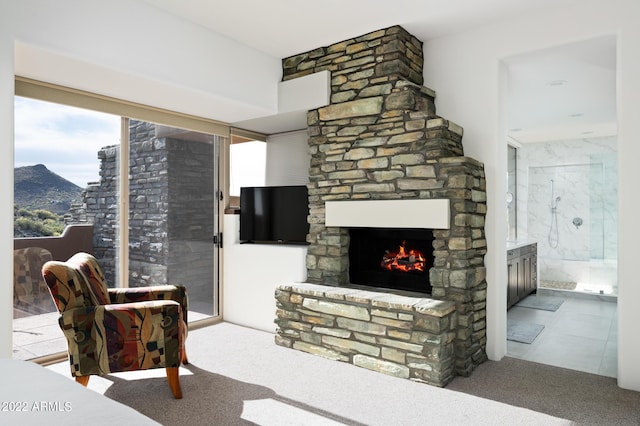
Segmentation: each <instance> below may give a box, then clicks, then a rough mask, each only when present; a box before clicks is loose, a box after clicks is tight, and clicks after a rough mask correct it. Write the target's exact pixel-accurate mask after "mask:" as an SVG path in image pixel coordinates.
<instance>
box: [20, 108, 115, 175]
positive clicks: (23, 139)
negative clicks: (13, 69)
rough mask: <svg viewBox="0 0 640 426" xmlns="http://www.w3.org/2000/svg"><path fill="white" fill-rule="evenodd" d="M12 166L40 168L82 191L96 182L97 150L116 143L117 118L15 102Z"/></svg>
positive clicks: (96, 113)
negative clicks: (69, 182)
mask: <svg viewBox="0 0 640 426" xmlns="http://www.w3.org/2000/svg"><path fill="white" fill-rule="evenodd" d="M14 120H15V127H14V129H15V130H14V131H15V145H14V166H15V167H22V166H33V165H36V164H44V165H45V166H46V167H47V168H48V169H49V170H51V171H52V172H54V173H56V174H58V175H60V176H62V177H63V178H65V179H67V180H69V181H71V182H73V183H75V184H76V185H78V186H79V187H81V188H85V187H86V186H87V183H88V182H97V181H98V180H99V170H100V161H99V160H98V151H99V150H100V148H102V147H105V146H109V145H117V144H119V143H120V117H119V116H116V115H110V114H104V113H99V112H94V111H90V110H86V109H81V108H74V107H68V106H64V105H59V104H54V103H50V102H43V101H37V100H33V99H29V98H22V97H16V98H15V116H14Z"/></svg>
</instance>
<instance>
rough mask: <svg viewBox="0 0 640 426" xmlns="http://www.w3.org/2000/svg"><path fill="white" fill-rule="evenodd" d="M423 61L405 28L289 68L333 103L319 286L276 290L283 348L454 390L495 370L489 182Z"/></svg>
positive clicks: (314, 141) (315, 237)
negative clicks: (489, 336)
mask: <svg viewBox="0 0 640 426" xmlns="http://www.w3.org/2000/svg"><path fill="white" fill-rule="evenodd" d="M422 61H423V59H422V43H421V42H420V41H419V40H417V39H416V38H415V37H413V36H412V35H411V34H409V33H408V32H406V31H405V30H404V29H403V28H401V27H399V26H395V27H391V28H387V29H384V30H379V31H375V32H373V33H369V34H365V35H363V36H360V37H356V38H353V39H350V40H345V41H342V42H340V43H336V44H333V45H331V46H328V47H323V48H318V49H315V50H313V51H310V52H307V53H303V54H300V55H296V56H294V57H291V58H286V59H284V60H283V69H284V77H283V79H284V80H288V79H291V78H296V77H299V76H303V75H306V74H309V73H312V72H317V71H323V70H329V71H330V72H331V90H332V92H331V103H330V104H329V105H327V106H325V107H321V108H318V109H316V110H313V111H310V112H309V113H308V131H309V149H310V154H311V164H310V168H309V180H310V183H309V185H308V188H309V208H310V216H309V223H310V231H309V235H308V238H307V240H308V242H309V243H310V245H309V249H308V254H307V279H308V283H307V284H296V285H288V286H281V287H280V288H279V289H278V290H277V291H276V298H277V301H278V302H277V303H278V311H277V319H276V323H277V324H278V336H277V338H276V342H277V343H278V344H280V345H283V346H287V347H293V348H295V349H300V350H304V351H307V352H311V353H315V354H319V355H322V356H325V357H329V358H333V359H338V360H341V361H346V362H351V363H353V364H356V365H360V366H363V367H366V368H370V369H373V370H376V371H382V372H385V373H387V374H393V375H397V376H399V377H406V378H412V379H416V380H422V381H426V382H428V383H432V384H435V385H438V386H444V385H446V384H447V383H448V382H449V381H450V380H451V379H452V378H453V376H454V375H455V374H459V375H469V374H470V373H471V372H472V371H473V369H474V368H475V367H476V366H477V365H478V364H480V363H482V362H484V361H485V360H486V354H485V345H486V331H485V330H486V327H485V316H486V288H487V285H486V281H485V276H486V274H485V268H484V255H485V253H486V240H485V234H484V222H485V214H486V193H485V176H484V168H483V165H482V164H481V163H479V162H478V161H476V160H473V159H471V158H469V157H465V156H464V151H463V147H462V135H463V130H462V128H461V127H460V126H458V125H457V124H455V123H453V122H451V121H449V120H446V119H444V118H442V117H440V116H438V115H437V114H436V111H435V93H434V92H433V91H432V90H430V89H428V88H426V87H423V86H422V83H423V78H422ZM361 239H364V242H363V241H361ZM370 250H373V253H369V251H370ZM411 250H413V254H408V251H411ZM418 252H419V253H420V254H418ZM362 257H364V259H362ZM421 258H423V260H420V259H421ZM359 262H363V263H364V264H365V267H364V269H366V270H367V271H366V272H364V273H360V272H356V271H355V270H354V265H355V267H358V268H359V266H360V265H359ZM385 265H387V266H388V265H390V268H391V269H390V270H381V269H384V267H385ZM403 268H408V270H407V271H403V270H402V269H403ZM354 274H355V275H354ZM362 286H366V287H362ZM372 286H373V287H375V288H372Z"/></svg>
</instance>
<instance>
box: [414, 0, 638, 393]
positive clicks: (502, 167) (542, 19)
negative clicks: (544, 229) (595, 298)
mask: <svg viewBox="0 0 640 426" xmlns="http://www.w3.org/2000/svg"><path fill="white" fill-rule="evenodd" d="M576 5H577V6H578V7H575V8H569V7H564V8H561V7H558V8H555V9H553V11H547V12H544V13H540V14H535V15H531V14H530V15H528V16H524V17H522V18H520V19H512V20H509V21H508V22H503V23H493V24H492V25H491V26H487V27H483V28H480V29H476V30H473V31H469V32H466V33H462V34H458V35H455V36H449V37H443V38H439V39H434V40H427V41H425V43H424V56H425V67H424V75H425V85H426V86H428V87H431V88H433V89H434V90H436V92H437V99H436V106H437V110H438V114H440V115H442V116H444V117H446V118H447V119H450V120H452V121H455V122H456V123H458V124H460V125H462V126H463V127H464V131H465V134H464V139H463V145H464V148H465V153H466V154H467V155H469V156H471V157H474V158H476V159H478V160H480V161H482V162H484V164H485V170H486V175H487V197H488V201H487V202H488V214H487V223H486V233H487V244H488V253H487V257H486V266H487V282H488V286H489V287H488V294H487V339H488V340H487V354H488V356H489V358H490V359H492V360H499V359H501V358H502V357H503V356H504V355H505V354H506V309H505V306H506V301H505V297H506V296H505V293H506V291H505V288H506V243H505V240H506V229H505V226H503V224H504V223H506V209H505V208H504V194H505V193H506V179H505V176H506V171H507V164H506V163H507V162H506V149H505V145H506V140H507V139H506V126H505V125H504V122H505V121H504V111H503V108H504V106H503V104H502V103H501V99H502V98H503V96H504V92H503V90H504V86H505V81H504V73H505V71H504V69H505V67H504V65H503V64H502V63H501V62H500V61H501V59H502V58H506V57H509V56H511V55H515V54H520V53H525V52H529V51H534V50H538V49H544V48H548V47H553V46H557V45H562V44H566V43H571V42H575V41H579V40H585V39H588V38H592V37H597V36H602V35H606V34H615V35H617V37H618V60H617V61H618V62H617V66H618V70H617V71H618V74H617V85H618V87H617V90H618V154H619V163H618V164H619V186H618V187H619V197H620V198H619V205H618V211H619V222H618V223H619V228H618V229H619V236H620V241H619V246H618V260H619V270H618V277H619V279H618V281H619V286H620V287H619V298H618V323H619V334H618V339H619V341H618V384H619V385H620V386H621V387H624V388H628V389H634V390H640V363H638V362H637V360H638V359H640V339H638V338H637V324H640V310H639V309H637V303H638V300H640V285H638V284H637V277H636V275H637V274H636V272H635V268H634V263H636V262H637V260H636V259H635V258H636V255H635V253H636V251H637V248H636V245H637V241H639V240H640V228H638V227H637V226H636V225H635V223H634V222H635V220H634V218H635V217H637V211H638V209H639V208H640V199H639V197H638V195H637V182H640V168H638V167H637V161H636V159H637V158H640V144H638V143H637V140H638V136H639V135H638V133H640V131H639V130H638V127H637V126H636V125H635V121H637V119H636V117H637V115H638V113H639V112H640V111H639V108H638V106H637V99H638V97H639V96H640V56H639V55H638V54H637V52H640V26H638V25H637V22H638V19H640V2H638V1H637V0H611V1H608V2H602V1H599V0H586V1H583V2H579V3H576Z"/></svg>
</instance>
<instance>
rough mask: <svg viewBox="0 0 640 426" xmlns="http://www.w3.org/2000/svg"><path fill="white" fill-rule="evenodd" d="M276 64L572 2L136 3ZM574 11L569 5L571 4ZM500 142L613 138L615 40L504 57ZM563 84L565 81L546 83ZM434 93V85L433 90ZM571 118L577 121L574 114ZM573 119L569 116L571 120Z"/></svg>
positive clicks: (471, 25)
mask: <svg viewBox="0 0 640 426" xmlns="http://www.w3.org/2000/svg"><path fill="white" fill-rule="evenodd" d="M143 1H144V2H146V3H148V4H151V5H153V6H156V7H158V8H160V9H163V10H165V11H167V12H169V13H171V14H173V15H176V16H178V17H181V18H183V19H186V20H189V21H192V22H194V23H197V24H199V25H202V26H204V27H207V28H210V29H211V30H213V31H216V32H218V33H220V34H222V35H225V36H227V37H229V38H231V39H234V40H237V41H239V42H241V43H243V44H246V45H248V46H251V47H253V48H255V49H257V50H260V51H263V52H265V53H267V54H269V55H271V56H273V57H277V58H285V57H288V56H292V55H295V54H298V53H302V52H306V51H309V50H312V49H315V48H317V47H321V46H327V45H330V44H333V43H336V42H339V41H342V40H346V39H349V38H351V37H356V36H359V35H362V34H366V33H368V32H371V31H375V30H378V29H381V28H387V27H390V26H393V25H401V26H402V27H404V28H405V29H406V30H407V31H409V32H410V33H411V34H413V35H414V36H416V37H417V38H418V39H420V40H422V41H425V40H428V39H432V38H436V37H442V36H446V35H449V34H453V33H458V32H462V31H465V30H468V29H471V28H474V27H480V26H485V25H488V24H490V23H491V22H494V21H503V20H507V19H509V18H516V17H519V16H523V15H527V14H530V13H534V12H545V11H551V12H550V13H552V11H553V9H554V8H556V7H558V6H559V5H568V4H572V3H576V0H482V1H478V0H447V1H442V0H393V1H389V0H323V1H321V2H318V1H314V2H310V1H305V0H268V1H266V0H237V1H224V2H222V1H215V0H143ZM578 4H579V2H578ZM506 63H507V66H508V69H509V94H508V105H507V114H508V119H507V121H508V127H509V129H520V130H516V131H510V132H509V136H510V137H511V138H512V139H514V140H516V141H518V142H521V143H527V142H538V141H542V140H558V139H573V138H586V137H596V136H602V135H611V134H615V38H614V37H605V38H602V39H596V40H590V41H585V42H582V43H575V44H572V45H567V46H563V47H558V48H555V49H548V50H545V51H540V52H533V53H528V54H526V55H519V56H516V57H512V58H509V59H508V60H507V61H506ZM559 81H564V82H566V83H563V84H560V85H558V84H559V83H554V82H559ZM433 89H434V90H436V92H437V89H438V88H437V87H434V88H433ZM579 114H581V115H579ZM576 115H577V116H576Z"/></svg>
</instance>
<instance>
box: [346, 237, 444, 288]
mask: <svg viewBox="0 0 640 426" xmlns="http://www.w3.org/2000/svg"><path fill="white" fill-rule="evenodd" d="M349 236H350V240H351V241H350V244H349V281H350V282H351V283H352V284H359V285H364V286H369V287H376V288H383V289H392V290H407V291H414V292H420V293H424V294H431V284H430V282H429V269H430V268H431V266H432V265H433V231H432V230H430V229H413V228H412V229H405V228H352V229H350V230H349Z"/></svg>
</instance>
